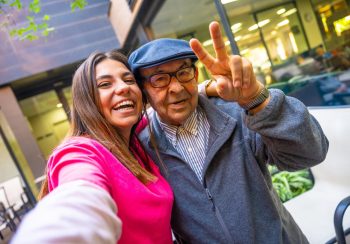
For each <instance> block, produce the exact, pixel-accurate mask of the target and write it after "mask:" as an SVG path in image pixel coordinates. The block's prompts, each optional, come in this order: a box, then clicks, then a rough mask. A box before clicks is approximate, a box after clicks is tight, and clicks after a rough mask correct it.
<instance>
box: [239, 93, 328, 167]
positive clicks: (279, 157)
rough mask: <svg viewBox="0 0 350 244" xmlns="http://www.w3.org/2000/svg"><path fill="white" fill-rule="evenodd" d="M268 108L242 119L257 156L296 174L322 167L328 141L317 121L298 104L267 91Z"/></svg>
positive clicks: (282, 95) (286, 97) (290, 98)
mask: <svg viewBox="0 0 350 244" xmlns="http://www.w3.org/2000/svg"><path fill="white" fill-rule="evenodd" d="M270 96H271V99H270V101H269V103H268V105H267V106H266V107H265V108H264V109H263V110H262V111H260V112H258V113H257V114H255V115H247V114H245V115H244V121H245V124H246V125H247V127H248V128H249V129H250V130H252V131H254V132H255V134H254V136H253V137H254V138H253V140H252V144H253V149H255V152H256V156H257V157H258V158H260V159H263V160H264V161H267V162H268V163H269V164H274V165H276V166H277V167H278V168H279V169H281V170H290V171H293V170H299V169H304V168H309V167H312V166H314V165H316V164H318V163H321V162H322V161H323V160H324V159H325V157H326V154H327V151H328V145H329V143H328V140H327V138H326V136H325V135H324V133H323V131H322V128H321V126H320V125H319V123H318V122H317V120H316V119H315V118H314V117H313V116H312V115H311V114H310V113H309V112H308V110H307V108H306V107H305V105H304V104H303V103H302V102H300V101H299V100H297V99H295V98H293V97H288V96H285V95H284V93H283V92H282V91H280V90H277V89H271V90H270Z"/></svg>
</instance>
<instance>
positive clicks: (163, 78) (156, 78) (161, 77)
mask: <svg viewBox="0 0 350 244" xmlns="http://www.w3.org/2000/svg"><path fill="white" fill-rule="evenodd" d="M153 81H154V82H164V81H167V76H166V75H157V76H154V77H153Z"/></svg>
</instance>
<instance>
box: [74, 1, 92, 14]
mask: <svg viewBox="0 0 350 244" xmlns="http://www.w3.org/2000/svg"><path fill="white" fill-rule="evenodd" d="M87 4H88V3H87V1H86V0H74V1H72V2H71V3H70V8H71V10H72V12H74V11H75V10H76V9H78V8H79V9H83V8H85V6H86V5H87Z"/></svg>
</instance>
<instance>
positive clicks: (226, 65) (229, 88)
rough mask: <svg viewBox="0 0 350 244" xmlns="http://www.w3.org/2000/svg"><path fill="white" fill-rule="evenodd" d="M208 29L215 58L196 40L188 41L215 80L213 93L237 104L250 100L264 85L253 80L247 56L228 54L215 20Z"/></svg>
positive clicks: (253, 75) (251, 68) (254, 78)
mask: <svg viewBox="0 0 350 244" xmlns="http://www.w3.org/2000/svg"><path fill="white" fill-rule="evenodd" d="M209 32H210V36H211V38H212V40H213V45H214V50H215V53H216V57H215V58H214V57H213V56H212V55H210V54H209V53H208V52H207V51H206V50H205V49H204V48H203V47H202V45H201V43H200V42H199V41H198V40H197V39H191V40H190V46H191V48H192V50H193V51H194V53H195V54H196V56H197V57H198V59H199V60H200V61H201V62H202V63H203V64H204V66H205V67H206V68H207V70H208V71H209V72H210V73H211V75H212V76H213V78H214V79H215V80H216V83H217V84H216V92H217V93H218V95H219V96H220V97H221V98H222V99H224V100H227V101H236V102H238V103H239V104H240V105H242V104H247V103H249V102H250V101H251V100H252V99H253V98H255V97H256V96H257V95H258V94H259V93H260V91H261V90H262V88H263V84H261V83H260V82H258V81H257V80H256V77H255V74H254V72H253V67H252V65H251V63H250V62H249V61H248V60H247V59H246V58H243V57H241V56H239V55H230V56H229V55H228V54H227V52H226V48H225V43H224V40H223V38H222V35H221V31H220V26H219V23H218V22H216V21H214V22H212V23H210V25H209Z"/></svg>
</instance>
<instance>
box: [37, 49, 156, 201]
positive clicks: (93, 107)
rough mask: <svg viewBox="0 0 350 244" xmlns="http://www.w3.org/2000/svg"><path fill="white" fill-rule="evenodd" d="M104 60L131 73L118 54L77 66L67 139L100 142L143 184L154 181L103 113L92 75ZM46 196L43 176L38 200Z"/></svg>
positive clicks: (98, 55) (95, 55)
mask: <svg viewBox="0 0 350 244" xmlns="http://www.w3.org/2000/svg"><path fill="white" fill-rule="evenodd" d="M106 59H111V60H115V61H118V62H121V63H123V64H124V65H125V66H126V67H127V68H128V69H130V67H129V65H128V62H127V58H126V57H125V56H124V55H123V54H121V53H120V52H118V51H111V52H106V53H93V54H91V55H90V56H89V57H88V58H87V59H86V60H85V61H84V62H83V63H82V64H81V65H80V66H79V68H78V69H77V71H76V72H75V74H74V77H73V83H72V99H73V105H72V108H71V128H70V131H69V133H68V137H71V136H86V137H89V138H91V139H94V140H96V141H98V142H100V143H101V144H102V145H103V146H104V147H106V148H108V149H109V150H110V152H111V153H112V154H113V155H114V156H115V157H116V158H118V160H119V161H120V162H121V163H122V164H123V165H124V166H125V167H126V168H127V169H128V170H130V171H131V172H132V173H133V174H134V175H135V177H137V178H138V179H139V180H140V181H141V182H142V183H144V184H145V183H147V182H150V181H154V180H155V179H156V177H155V176H154V175H153V174H151V173H150V172H149V171H147V170H146V169H145V168H143V167H142V166H141V165H140V163H139V162H138V161H137V159H136V158H135V157H134V155H133V154H132V151H131V150H130V149H129V145H127V143H126V142H125V140H124V139H123V137H122V136H121V135H120V134H119V133H118V132H117V131H116V130H115V128H114V127H113V126H112V125H111V124H110V123H109V122H108V121H107V120H106V118H105V117H104V115H103V113H102V106H101V102H100V97H99V93H98V89H97V82H96V78H95V77H96V72H95V71H96V65H97V64H99V63H100V62H102V61H103V60H106ZM142 97H143V98H142V99H143V101H142V102H143V106H144V108H145V104H146V98H145V96H144V94H143V96H142ZM144 111H145V109H144ZM140 118H141V115H140ZM135 128H136V125H134V126H133V129H132V131H131V135H130V137H131V138H132V136H133V134H134V130H135ZM132 142H133V140H130V143H132ZM144 153H145V152H144ZM145 155H146V154H145ZM144 158H145V157H144ZM146 158H147V157H146ZM145 163H147V162H145ZM147 166H148V165H147V164H146V168H149V167H147ZM47 194H48V179H47V172H46V179H45V181H44V182H43V184H42V187H41V190H40V193H39V199H41V198H43V197H44V196H45V195H47Z"/></svg>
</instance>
